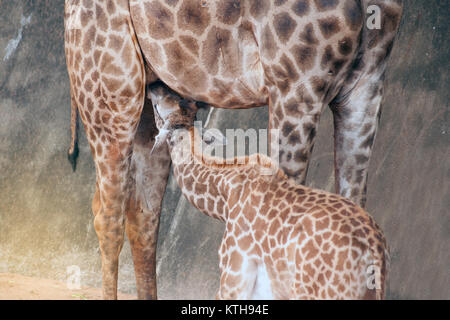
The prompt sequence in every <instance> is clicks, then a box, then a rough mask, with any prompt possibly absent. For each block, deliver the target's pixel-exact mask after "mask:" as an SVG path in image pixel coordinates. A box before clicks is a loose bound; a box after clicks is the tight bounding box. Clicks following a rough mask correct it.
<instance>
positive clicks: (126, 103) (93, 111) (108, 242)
mask: <svg viewBox="0 0 450 320" xmlns="http://www.w3.org/2000/svg"><path fill="white" fill-rule="evenodd" d="M65 47H66V58H67V67H68V72H69V78H70V83H71V98H72V102H73V103H74V104H76V108H77V109H78V111H79V114H80V117H81V120H82V122H83V124H84V127H85V130H86V135H87V139H88V141H89V144H90V147H91V151H92V154H93V158H94V162H95V167H96V175H97V188H96V193H95V196H94V201H93V206H92V209H93V212H94V216H95V218H94V226H95V230H96V232H97V236H98V239H99V243H100V250H101V256H102V279H103V298H105V299H117V276H118V260H119V254H120V251H121V249H122V244H123V240H124V231H125V210H126V207H127V205H128V203H129V201H128V200H129V194H130V190H132V184H133V179H132V175H131V169H130V168H131V156H132V152H133V140H134V136H135V133H136V129H137V126H138V123H139V119H140V115H141V111H142V107H143V104H144V94H145V76H144V70H143V65H142V59H141V57H140V53H139V50H138V49H139V48H138V47H137V46H136V41H135V38H134V33H133V31H132V30H131V29H130V18H129V11H128V3H127V2H126V1H117V2H108V3H106V2H103V3H100V2H96V3H95V5H94V4H93V3H92V2H90V1H83V2H80V1H66V6H65Z"/></svg>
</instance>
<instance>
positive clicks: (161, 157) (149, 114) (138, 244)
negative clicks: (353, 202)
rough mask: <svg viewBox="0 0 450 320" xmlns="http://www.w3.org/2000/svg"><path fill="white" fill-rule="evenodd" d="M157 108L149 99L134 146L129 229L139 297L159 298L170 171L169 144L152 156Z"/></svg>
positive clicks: (128, 209)
mask: <svg viewBox="0 0 450 320" xmlns="http://www.w3.org/2000/svg"><path fill="white" fill-rule="evenodd" d="M157 131H158V130H157V128H156V126H155V119H154V114H153V107H152V104H151V101H150V100H146V102H145V105H144V110H143V111H142V115H141V120H140V123H139V127H138V130H137V132H136V138H135V140H134V145H133V156H132V160H131V162H132V165H131V175H132V179H133V181H134V182H133V184H132V189H131V192H130V200H129V204H128V207H127V210H126V217H127V220H126V232H127V236H128V240H129V241H130V247H131V252H132V254H133V262H134V270H135V275H136V289H137V294H138V299H156V297H157V290H156V245H157V240H158V237H157V236H158V228H159V217H160V212H161V202H162V199H163V196H164V191H165V188H166V185H167V179H168V176H169V171H170V162H171V160H170V155H169V151H168V148H167V145H166V144H164V145H162V146H161V147H160V149H159V150H158V152H157V153H154V154H153V155H152V156H151V157H150V151H151V150H152V147H153V144H154V142H155V139H154V137H155V135H156V133H157Z"/></svg>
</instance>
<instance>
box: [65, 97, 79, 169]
mask: <svg viewBox="0 0 450 320" xmlns="http://www.w3.org/2000/svg"><path fill="white" fill-rule="evenodd" d="M78 129H79V128H78V108H77V106H76V104H75V102H74V101H73V100H72V102H71V104H70V130H71V132H72V137H71V142H70V148H69V151H68V152H67V159H68V160H69V162H70V164H71V165H72V170H73V172H75V170H76V169H77V158H78V153H79V149H78Z"/></svg>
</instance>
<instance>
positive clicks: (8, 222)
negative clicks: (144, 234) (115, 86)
mask: <svg viewBox="0 0 450 320" xmlns="http://www.w3.org/2000/svg"><path fill="white" fill-rule="evenodd" d="M63 6H64V3H63V2H62V1H57V2H56V1H50V0H46V1H38V2H32V1H14V2H12V1H2V2H0V21H1V28H0V75H1V77H0V272H11V273H22V274H25V275H31V276H39V277H47V278H53V279H59V280H64V279H66V277H67V274H66V268H67V267H68V266H71V265H78V266H79V267H80V269H81V271H82V282H83V285H90V286H100V282H101V272H100V268H101V266H100V254H99V250H98V241H97V237H96V235H95V231H94V228H93V222H92V220H93V219H92V214H91V211H90V203H91V199H92V196H93V192H94V184H95V172H94V164H93V161H92V158H91V156H90V150H89V147H88V144H87V141H86V139H85V136H84V134H83V135H82V136H81V141H80V146H81V150H80V159H79V160H80V161H79V167H78V170H77V172H76V173H75V174H73V173H72V172H71V167H70V164H69V163H68V162H67V160H66V150H67V148H68V145H69V140H70V138H69V133H70V132H69V131H70V130H69V117H70V109H69V81H68V77H67V72H66V67H65V57H64V43H63V33H64V31H63ZM448 13H449V12H448V6H447V4H446V3H445V1H433V2H424V1H420V0H411V1H408V3H407V5H406V7H405V13H404V19H403V23H402V26H401V31H400V38H399V41H397V44H396V46H395V49H394V52H393V55H392V58H391V62H390V69H389V71H388V74H387V88H386V98H385V103H384V110H383V115H382V119H381V127H380V131H379V134H378V137H377V140H376V143H375V149H374V156H373V159H372V162H371V169H370V173H369V196H368V204H367V207H368V210H369V212H371V213H372V214H373V216H374V217H375V219H376V220H377V221H378V223H379V224H380V225H381V226H382V228H383V229H384V230H385V233H386V236H387V238H388V241H389V243H390V246H391V252H392V265H391V276H390V293H389V295H388V297H389V298H427V299H438V298H441V299H449V298H450V274H449V272H448V266H449V265H450V239H449V237H450V220H449V219H448V217H449V208H450V197H448V195H449V194H450V190H449V183H450V182H449V181H450V179H449V178H450V177H449V175H450V152H449V151H450V148H449V147H450V144H449V141H450V140H449V134H450V133H449V132H450V121H449V108H448V101H449V94H448V90H447V84H448V82H449V79H448V74H447V73H446V71H447V70H449V69H450V68H449V62H448V58H449V44H448V42H446V41H445V39H446V38H447V34H448V33H449V30H448V27H449V22H448V16H449V14H448ZM208 115H209V113H208V111H203V113H202V114H200V118H201V119H203V120H205V119H206V118H207V117H208ZM209 116H210V121H209V126H210V127H211V126H213V127H218V128H221V129H224V128H236V127H241V128H244V129H245V128H248V127H250V126H251V127H253V128H266V126H267V110H266V109H265V108H260V109H253V110H239V111H236V110H218V109H217V110H214V111H212V113H211V115H209ZM332 136H333V129H332V121H331V116H330V112H329V111H328V110H326V112H325V114H324V115H323V117H322V121H321V125H320V128H319V131H318V139H317V143H316V148H315V151H314V155H313V159H312V163H311V166H310V172H309V177H308V184H309V185H311V186H314V187H319V188H322V189H326V190H330V191H333V186H334V182H333V176H332V173H333V167H332V165H333V149H332ZM163 206H164V208H163V213H162V223H161V233H160V241H159V244H160V248H159V252H158V275H159V278H158V281H159V288H160V297H161V298H174V299H181V298H192V299H199V298H214V296H215V292H216V290H217V288H218V284H219V278H218V275H219V272H218V256H217V248H218V244H219V242H220V240H221V237H222V234H223V225H222V224H221V223H219V222H217V221H215V220H212V219H209V218H207V217H205V216H203V215H201V214H200V213H198V212H197V211H196V210H194V209H193V208H192V207H191V206H190V205H189V204H188V203H187V201H186V200H185V199H184V198H181V197H180V192H179V190H178V188H177V186H176V185H175V182H174V181H173V179H172V178H171V179H170V182H169V187H168V188H167V192H166V197H165V200H164V204H163ZM119 286H120V288H121V290H123V291H125V292H134V290H135V289H134V286H135V284H134V273H133V267H132V261H131V254H130V250H129V247H128V246H127V245H125V247H124V250H123V252H122V254H121V266H120V275H119Z"/></svg>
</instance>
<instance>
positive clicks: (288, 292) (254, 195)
mask: <svg viewBox="0 0 450 320" xmlns="http://www.w3.org/2000/svg"><path fill="white" fill-rule="evenodd" d="M150 93H151V98H152V103H153V105H154V108H155V114H156V115H157V117H158V118H159V119H158V121H157V123H158V126H159V129H160V134H159V136H158V140H157V143H155V146H154V148H153V150H152V152H154V151H155V150H156V149H157V148H158V146H159V145H160V144H161V143H163V142H164V141H167V142H168V145H169V149H170V153H171V157H172V161H173V169H174V176H175V178H176V180H177V182H178V184H179V186H180V188H181V190H182V192H183V194H184V195H185V196H186V197H187V199H188V200H189V201H190V202H191V203H192V204H193V205H194V206H195V207H196V208H198V209H199V210H200V211H202V212H203V213H205V214H207V215H209V216H212V217H214V218H217V219H220V220H222V221H224V222H225V223H226V229H225V233H224V236H223V240H222V243H221V246H220V249H219V258H220V270H221V278H220V289H219V292H218V294H217V298H219V299H382V298H384V296H385V288H386V277H387V268H388V262H389V256H388V248H387V244H386V240H385V238H384V236H383V233H382V231H381V230H380V228H379V227H378V225H377V224H376V223H375V221H374V220H373V218H372V217H371V216H370V215H369V214H368V213H367V212H365V211H364V210H363V209H361V208H360V207H358V206H357V205H355V204H354V203H352V202H350V201H349V200H347V199H345V198H343V197H341V196H338V195H335V194H331V193H328V192H325V191H321V190H317V189H311V188H308V187H305V186H302V185H297V184H296V183H295V182H294V181H293V180H291V179H289V178H288V177H287V176H286V175H285V174H284V173H283V172H282V170H280V169H279V168H278V167H277V166H276V165H275V164H274V163H273V162H272V160H271V159H269V158H268V157H265V156H263V155H260V154H256V155H252V156H250V157H246V158H245V159H244V160H245V161H242V160H243V159H238V158H235V159H234V161H233V164H216V163H223V161H219V162H217V161H215V160H218V158H214V157H206V156H204V155H202V154H201V153H198V152H196V150H198V149H197V148H196V146H195V143H198V141H201V140H200V138H199V137H198V133H197V131H196V130H195V129H194V128H193V122H194V118H195V113H196V111H197V106H196V103H195V102H192V101H186V100H182V99H181V98H180V97H178V96H177V95H176V94H174V93H173V92H171V91H169V90H168V89H167V88H166V87H165V86H163V85H160V84H156V85H153V86H152V87H151V88H150ZM181 154H183V156H182V157H181V156H180V155H181ZM239 160H241V161H239ZM267 169H270V170H272V172H273V174H272V175H267V174H262V172H263V170H267Z"/></svg>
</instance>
